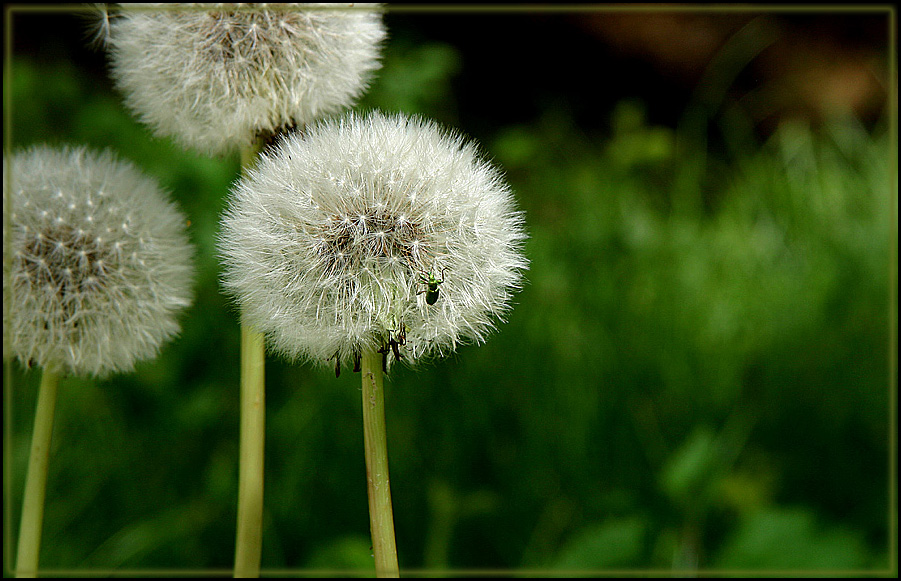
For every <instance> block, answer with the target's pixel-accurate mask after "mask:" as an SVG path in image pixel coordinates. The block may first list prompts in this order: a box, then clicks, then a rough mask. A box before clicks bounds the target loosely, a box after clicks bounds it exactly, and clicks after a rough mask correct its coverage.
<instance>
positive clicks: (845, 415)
mask: <svg viewBox="0 0 901 581" xmlns="http://www.w3.org/2000/svg"><path fill="white" fill-rule="evenodd" d="M465 74H466V72H465V70H463V69H462V68H461V60H460V57H459V55H458V54H457V52H456V51H455V49H454V48H453V47H452V46H449V45H447V44H443V43H426V44H414V43H412V42H409V41H406V40H405V39H404V37H403V36H402V35H399V36H398V37H396V38H394V39H392V40H391V41H390V42H389V44H388V46H387V54H386V58H385V62H384V68H383V70H382V71H381V72H380V73H379V75H378V77H377V79H376V81H375V84H374V86H373V87H372V89H371V91H370V92H369V93H368V94H367V95H366V97H365V98H364V100H363V102H362V103H361V104H360V108H375V107H378V108H383V109H386V110H399V111H404V112H407V113H416V114H421V115H424V116H427V117H430V118H435V119H437V120H439V121H441V122H443V123H446V124H449V125H452V126H457V125H458V122H459V118H460V116H459V115H460V112H459V109H458V107H457V104H456V102H455V100H454V97H453V86H454V85H453V81H454V79H456V78H457V77H458V76H460V75H465ZM11 81H12V83H11V86H9V87H7V86H6V85H4V91H10V95H11V103H12V108H11V110H10V111H9V112H8V113H9V117H8V122H11V123H12V135H13V143H12V144H7V146H10V145H13V146H15V147H22V146H26V145H28V144H30V143H36V142H49V143H77V144H81V143H85V144H89V145H92V146H95V147H98V148H102V147H109V148H112V149H114V150H115V151H117V152H118V153H119V154H120V155H121V156H122V157H124V158H127V159H130V160H132V161H134V162H135V163H137V164H138V165H139V166H140V167H142V168H143V169H144V170H145V171H146V172H147V173H149V174H151V175H153V176H155V177H156V178H158V179H159V180H160V181H161V182H162V183H163V184H164V185H165V186H166V187H167V188H169V189H170V190H171V191H172V192H173V197H174V198H175V199H177V200H178V202H179V203H180V204H181V205H182V207H183V208H184V210H185V212H186V213H187V214H188V216H189V217H190V220H191V227H190V232H191V236H192V238H193V240H194V241H195V242H196V243H197V245H198V257H197V265H198V273H199V274H198V280H197V299H196V301H195V305H194V306H193V307H192V309H191V310H190V311H189V312H188V313H187V315H186V316H185V318H184V321H183V332H182V335H181V337H180V338H179V339H178V340H177V341H175V342H173V343H171V344H170V345H168V346H166V348H165V349H164V351H163V353H162V355H161V356H160V358H158V359H157V360H155V361H151V362H145V363H142V364H140V365H139V367H138V370H137V371H136V372H135V373H133V374H129V375H123V376H118V377H115V378H112V379H110V380H106V381H102V382H97V381H92V380H86V379H77V378H70V379H66V380H64V382H63V383H62V384H61V389H60V397H59V403H58V406H57V412H56V425H55V432H54V446H53V451H52V456H51V464H50V477H49V484H48V493H47V507H46V516H45V526H44V537H43V546H42V552H41V563H42V566H43V567H46V568H51V569H57V570H83V569H102V570H109V569H120V570H123V571H127V570H134V569H173V568H175V569H187V570H201V569H221V570H226V571H227V570H228V569H230V567H231V564H232V558H233V552H234V550H233V546H234V522H235V499H236V494H237V457H238V454H237V428H238V390H237V378H238V327H237V322H236V316H235V310H234V308H233V307H232V306H231V305H230V304H229V302H228V301H227V300H226V299H225V298H224V297H223V296H222V294H221V293H220V289H219V286H218V282H217V277H218V272H219V268H218V264H217V261H216V254H215V235H216V232H217V229H218V217H219V213H220V212H221V210H222V208H223V206H224V197H225V194H226V192H227V191H228V188H229V185H230V183H231V182H232V180H233V179H234V178H235V177H236V175H237V172H238V162H237V159H206V158H203V157H199V156H196V155H194V154H191V153H185V152H183V151H181V150H179V149H177V148H176V147H175V146H173V145H172V144H170V143H169V142H168V141H167V140H164V139H156V138H152V137H151V136H150V134H149V132H148V131H147V130H146V129H145V128H144V127H141V126H140V125H138V124H137V123H136V122H135V121H134V120H133V119H131V117H130V116H129V115H128V113H127V112H126V111H125V110H124V109H123V107H122V106H121V104H120V101H119V98H118V96H117V95H116V94H115V93H114V92H113V91H112V90H111V89H110V87H109V83H108V82H98V81H97V79H92V78H90V77H88V76H85V75H84V74H82V72H81V71H79V70H78V69H76V68H73V67H72V66H71V64H69V63H66V62H35V61H33V60H29V59H25V58H21V59H20V58H15V59H14V60H13V61H12V75H11ZM609 119H610V127H611V130H610V132H609V134H605V135H598V134H593V133H588V132H586V131H584V130H583V129H582V128H580V127H579V126H577V125H576V124H575V122H574V121H573V120H572V118H571V115H570V114H569V113H568V111H567V110H566V107H565V106H560V104H555V105H548V106H547V107H546V109H545V110H544V112H543V113H542V114H541V115H540V116H539V117H538V118H537V119H535V120H534V122H532V123H524V124H519V125H514V126H502V127H498V128H478V131H477V133H478V134H479V135H480V137H481V139H482V143H481V145H482V148H483V150H484V152H485V154H486V155H487V156H489V157H491V158H492V159H494V160H495V161H497V162H498V163H499V164H500V165H501V166H502V167H503V168H504V170H505V171H506V173H507V176H508V178H509V180H510V182H511V184H512V186H513V189H514V191H515V193H516V197H517V200H518V201H519V203H520V205H521V207H522V208H523V209H524V210H525V212H526V217H527V226H528V230H529V234H530V239H529V241H528V243H527V246H526V252H527V255H528V256H529V258H530V260H531V268H530V270H529V271H528V273H527V279H528V282H527V285H526V287H525V288H524V289H523V291H522V292H521V293H520V294H519V295H517V297H516V302H517V303H518V304H517V305H516V307H515V308H514V310H513V311H512V313H511V314H510V317H509V321H508V322H506V323H503V324H500V325H499V329H498V332H497V333H495V334H494V335H493V336H491V337H490V339H489V340H488V342H487V343H486V344H485V345H483V346H479V347H476V346H466V347H463V348H461V349H459V350H458V352H457V353H456V354H455V355H454V356H453V357H450V358H448V359H445V360H439V361H434V362H429V363H427V364H425V365H422V366H420V367H419V368H417V369H415V370H413V369H408V368H404V367H402V366H398V367H397V368H396V370H395V371H392V375H391V378H390V381H389V384H388V393H387V424H388V432H389V434H388V436H389V442H390V443H389V454H390V458H391V469H392V478H393V486H392V492H393V495H394V506H395V520H396V528H397V536H398V541H397V542H398V547H399V559H400V564H401V567H402V569H403V568H407V569H446V568H451V569H476V568H489V569H504V570H515V569H520V568H524V569H532V570H534V569H539V570H557V571H561V572H565V571H586V570H587V571H603V570H608V569H616V570H625V569H629V570H633V569H634V570H653V571H664V572H665V571H669V570H674V571H680V570H684V571H687V572H691V571H695V570H697V569H700V570H701V571H704V570H720V571H727V570H729V571H732V570H735V571H741V570H760V571H767V570H775V569H778V570H785V571H887V569H888V567H889V566H890V555H889V551H888V542H889V538H890V531H889V528H888V526H889V518H888V510H889V505H888V497H887V494H888V493H889V492H890V491H889V488H888V486H889V484H888V483H889V474H888V464H887V458H888V444H889V438H890V428H891V426H890V425H889V414H888V413H887V407H888V389H889V388H891V387H892V386H889V385H888V378H889V330H890V326H889V319H888V317H889V302H890V300H891V301H894V300H896V296H895V295H891V296H890V292H889V288H890V283H893V284H894V286H892V287H891V288H897V286H896V284H895V283H896V276H897V274H896V272H897V271H896V269H894V268H890V267H891V265H892V260H895V258H896V256H895V255H894V254H892V253H891V251H890V249H891V248H892V246H893V245H894V244H895V242H896V239H895V238H894V237H895V236H896V232H895V230H893V225H894V220H895V218H896V217H895V216H893V212H894V211H895V210H894V207H893V205H892V201H893V196H894V195H895V190H894V189H893V188H894V187H895V185H896V184H894V183H892V181H891V180H892V176H893V175H894V174H892V171H893V165H892V163H896V162H892V161H891V160H890V159H889V150H890V149H889V141H888V139H889V138H888V135H887V133H886V132H885V131H880V130H877V131H868V130H865V129H864V128H862V127H861V126H860V125H859V124H858V123H856V122H855V120H854V119H853V118H850V117H849V118H842V119H836V120H835V121H834V123H831V124H829V125H828V126H826V127H825V128H823V129H818V130H814V129H812V128H811V127H808V126H806V125H805V124H804V123H802V122H796V123H788V124H785V125H783V126H782V127H781V128H780V129H779V130H778V131H777V132H776V133H775V134H774V135H772V137H770V138H769V139H768V140H767V141H766V142H764V143H759V144H757V143H743V144H742V147H740V148H737V149H736V150H735V151H740V152H741V153H740V154H736V155H722V156H717V155H716V154H714V153H712V152H711V151H708V150H707V148H705V147H703V146H702V145H700V144H699V143H702V142H693V141H692V140H691V139H685V138H686V137H688V138H691V137H693V136H692V135H688V136H686V135H684V134H680V133H679V132H678V131H677V130H674V129H672V128H668V127H661V126H653V125H650V124H649V123H648V122H647V121H646V115H645V111H644V104H643V103H642V102H641V101H640V100H636V99H624V100H623V101H621V102H620V104H619V105H618V106H617V107H616V109H614V110H613V111H610V112H609ZM701 121H703V120H701ZM699 123H700V122H699ZM690 125H691V126H694V127H696V126H697V125H698V124H697V123H696V124H690ZM457 128H458V129H461V130H463V131H467V129H468V128H466V127H458V126H457ZM721 130H722V131H724V132H726V133H728V131H729V127H728V125H727V126H725V127H722V128H721ZM743 138H744V137H743ZM698 167H704V168H706V170H705V173H704V175H703V176H702V178H703V179H696V178H697V175H696V174H693V173H691V172H694V171H696V170H697V168H698ZM891 277H894V278H891ZM38 379H39V378H38V373H36V372H29V371H24V370H22V369H21V368H20V367H19V366H18V365H15V366H14V369H13V380H14V386H15V387H14V389H13V390H12V392H11V395H10V398H11V399H10V400H7V401H10V402H11V404H12V406H13V408H12V411H11V412H10V414H11V416H10V417H12V420H13V423H12V425H11V426H8V427H7V429H8V432H9V433H11V437H12V440H11V443H12V452H13V458H12V461H11V480H10V484H11V490H8V491H7V493H8V494H9V495H10V504H9V505H8V506H9V507H10V508H11V509H12V512H13V514H15V515H17V514H18V511H19V507H20V503H21V490H22V486H23V481H24V469H25V463H26V456H27V447H28V442H29V435H30V430H31V417H32V415H31V414H32V412H33V408H34V394H35V388H36V386H37V381H38ZM358 381H359V379H358V377H357V376H355V375H354V374H352V373H345V374H343V375H342V377H341V378H340V379H335V378H334V376H333V374H332V372H331V371H329V370H328V369H327V368H325V367H324V368H321V369H312V368H310V367H309V366H294V365H291V364H290V363H289V362H285V361H281V360H278V359H274V358H270V359H269V361H268V362H267V390H268V391H267V399H268V404H267V413H268V416H267V456H266V515H265V527H266V529H265V533H264V546H263V567H264V569H302V568H316V569H326V570H345V569H350V570H359V571H360V573H361V574H362V575H366V574H369V573H371V572H372V571H371V558H370V556H369V554H368V552H369V544H370V543H369V529H368V516H367V500H366V494H365V468H364V465H363V456H362V430H361V428H360V423H361V422H360V410H359V407H360V403H359V401H358V400H359V392H358V389H359V385H358ZM13 522H16V519H13ZM14 532H15V527H13V530H12V531H6V534H5V538H6V539H7V547H8V546H9V543H11V542H12V543H14V540H13V539H15V538H16V537H15V534H13V533H14ZM8 554H11V553H10V551H9V549H8V548H7V551H6V555H8ZM367 564H368V565H369V567H368V568H367ZM9 566H10V564H9V563H7V567H8V568H9Z"/></svg>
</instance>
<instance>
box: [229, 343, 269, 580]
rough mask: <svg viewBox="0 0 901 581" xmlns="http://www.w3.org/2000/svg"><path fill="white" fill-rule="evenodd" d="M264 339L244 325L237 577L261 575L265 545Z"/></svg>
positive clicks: (236, 546) (236, 549)
mask: <svg viewBox="0 0 901 581" xmlns="http://www.w3.org/2000/svg"><path fill="white" fill-rule="evenodd" d="M265 358H266V352H265V343H264V341H263V335H262V334H260V333H258V332H257V331H254V330H253V329H251V328H249V327H247V326H246V325H242V326H241V434H240V452H239V453H240V460H239V462H240V463H239V465H238V530H237V540H236V542H235V577H259V576H260V556H261V554H262V547H263V455H264V448H265V441H266V399H265V384H266V382H265V378H266V375H265Z"/></svg>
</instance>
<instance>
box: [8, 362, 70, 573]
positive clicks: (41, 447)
mask: <svg viewBox="0 0 901 581" xmlns="http://www.w3.org/2000/svg"><path fill="white" fill-rule="evenodd" d="M58 384H59V375H57V374H56V373H54V372H52V371H48V370H46V369H45V370H44V372H43V375H42V376H41V386H40V388H39V391H38V403H37V408H36V409H35V412H34V430H33V431H32V434H31V452H30V455H29V457H28V474H27V475H26V477H25V495H24V498H23V500H22V521H21V524H20V526H19V551H18V555H17V556H16V577H37V573H38V553H39V552H40V549H41V526H42V524H43V522H44V497H45V495H46V492H47V464H48V462H49V459H50V438H51V436H52V435H53V411H54V408H55V407H56V388H57V385H58Z"/></svg>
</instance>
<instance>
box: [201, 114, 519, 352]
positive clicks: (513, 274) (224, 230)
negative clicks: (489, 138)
mask: <svg viewBox="0 0 901 581" xmlns="http://www.w3.org/2000/svg"><path fill="white" fill-rule="evenodd" d="M525 237H526V236H525V234H524V231H523V219H522V215H521V213H519V212H518V211H516V210H515V209H514V204H513V199H512V195H511V192H510V189H509V187H508V186H507V184H506V182H505V181H504V179H503V177H502V175H501V173H500V172H499V171H498V170H497V169H496V168H495V167H493V166H492V165H490V164H489V163H487V162H485V161H483V160H482V159H481V157H480V156H479V154H478V152H477V150H476V148H475V146H474V145H472V144H471V143H466V142H464V140H463V139H462V138H461V137H460V136H459V135H455V134H451V133H448V132H446V131H443V130H441V129H439V127H437V126H436V125H435V124H433V123H431V122H427V121H423V120H420V119H417V118H405V117H402V116H385V115H382V114H380V113H374V114H372V115H370V116H367V117H360V116H357V115H349V116H346V117H344V118H342V119H339V120H330V121H324V122H320V123H319V124H317V125H316V126H315V127H313V128H312V129H311V130H310V131H309V133H308V134H307V135H306V136H305V137H304V138H300V137H297V136H296V135H295V136H289V137H287V138H285V139H283V140H282V141H280V142H279V144H278V146H277V147H276V148H274V149H271V150H270V151H269V152H268V153H267V154H264V155H263V156H262V158H261V160H260V161H259V163H258V165H257V167H256V168H255V169H254V170H251V171H250V172H248V174H247V175H246V176H245V177H243V178H242V179H241V180H240V181H239V182H238V183H237V184H236V186H235V187H234V188H233V191H232V193H231V198H230V205H229V208H228V210H227V211H226V213H225V215H224V217H223V219H222V224H221V233H220V241H219V247H220V253H221V255H222V258H223V262H224V275H223V276H224V279H223V281H224V286H225V288H226V289H227V290H228V291H229V292H230V293H231V294H232V295H233V296H234V297H235V298H236V299H237V302H238V303H239V305H240V307H241V311H242V316H243V319H244V322H245V323H246V324H249V325H251V326H253V327H255V328H257V329H259V330H260V331H262V332H264V333H265V334H266V335H267V340H268V341H267V342H268V344H269V345H270V346H272V347H273V348H274V349H275V350H276V351H278V352H280V353H282V354H284V355H287V356H288V357H290V358H298V357H299V358H305V359H308V360H311V361H314V362H319V363H323V364H325V363H327V362H328V360H329V359H331V358H335V357H336V356H337V358H338V360H339V361H342V362H345V363H347V362H350V361H351V360H352V359H353V358H354V357H355V356H357V355H358V354H359V353H361V352H362V351H363V350H366V349H380V348H382V349H385V348H386V347H387V346H389V345H390V343H386V342H390V341H394V342H395V344H394V345H393V347H392V348H391V350H392V351H393V350H394V348H397V351H398V352H399V353H400V355H401V356H402V357H403V358H404V359H405V360H407V361H410V362H412V361H415V360H416V359H418V358H420V357H422V356H423V355H433V354H434V355H441V354H445V353H447V352H450V351H452V350H453V349H454V348H455V347H456V345H457V344H459V343H460V342H461V341H463V340H467V339H469V340H475V341H477V342H481V341H482V340H484V338H485V336H486V334H487V333H488V332H489V331H490V330H491V329H492V328H493V327H494V324H495V322H496V321H497V319H498V318H499V317H500V316H501V315H503V314H504V312H505V311H506V310H507V309H508V308H509V306H510V300H511V296H512V293H513V291H515V290H516V289H517V288H518V287H519V284H520V282H521V273H522V271H523V270H524V269H525V268H526V266H527V261H526V259H525V257H524V256H523V254H522V252H521V245H522V242H523V240H524V239H525ZM437 281H440V282H437ZM430 282H431V283H432V286H433V288H434V290H437V297H435V296H434V294H433V293H430V284H429V283H430ZM430 302H432V304H430ZM391 359H393V357H389V360H391Z"/></svg>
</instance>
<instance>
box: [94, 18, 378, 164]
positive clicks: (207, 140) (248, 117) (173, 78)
mask: <svg viewBox="0 0 901 581" xmlns="http://www.w3.org/2000/svg"><path fill="white" fill-rule="evenodd" d="M385 36H386V32H385V27H384V24H383V21H382V15H381V13H380V12H379V9H378V5H373V4H357V5H347V4H345V5H341V4H261V5H253V4H124V5H122V9H121V10H120V11H119V13H118V15H117V16H116V17H114V18H112V19H111V21H110V25H109V34H108V37H107V43H108V45H109V52H110V60H111V73H112V77H113V79H114V80H115V83H116V86H117V87H118V89H119V90H120V91H122V92H123V94H124V95H125V103H126V105H127V106H128V107H129V108H130V109H131V110H132V111H133V112H134V113H135V114H136V115H137V116H138V118H139V119H141V121H142V122H144V123H145V124H147V125H149V126H151V127H153V128H154V129H155V130H156V132H157V134H159V135H165V136H171V137H173V138H174V139H175V141H177V142H179V143H180V144H181V145H182V146H184V147H186V148H191V149H196V150H199V151H202V152H205V153H210V154H223V153H227V152H229V151H231V150H235V149H238V148H241V147H246V146H249V145H250V144H251V143H252V141H253V140H254V139H255V138H256V137H257V135H269V134H274V133H277V132H278V131H279V130H280V129H282V128H285V127H293V126H304V125H306V124H309V123H311V122H312V121H314V120H316V119H318V118H319V117H321V116H324V115H328V114H331V113H335V112H338V111H341V110H343V109H345V108H346V107H350V106H352V105H353V104H354V103H355V102H356V100H357V98H358V97H359V96H360V95H361V94H362V93H363V91H364V90H365V89H366V87H367V85H368V83H369V81H370V77H371V75H372V73H373V72H374V71H375V70H376V69H378V68H379V67H380V66H381V63H380V62H379V58H380V56H381V46H382V43H383V41H384V39H385Z"/></svg>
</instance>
